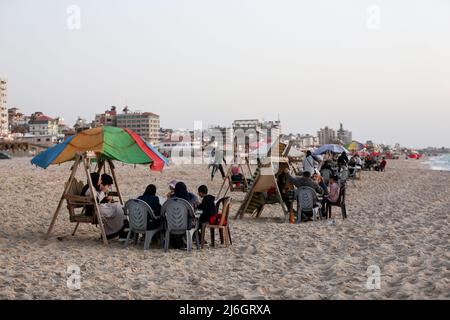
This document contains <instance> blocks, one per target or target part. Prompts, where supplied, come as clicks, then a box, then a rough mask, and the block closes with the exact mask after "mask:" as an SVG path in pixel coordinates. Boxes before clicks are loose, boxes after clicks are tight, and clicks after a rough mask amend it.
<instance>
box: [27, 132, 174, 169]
mask: <svg viewBox="0 0 450 320" xmlns="http://www.w3.org/2000/svg"><path fill="white" fill-rule="evenodd" d="M88 151H89V152H94V153H95V154H96V155H97V157H98V158H99V159H102V160H106V159H110V160H117V161H121V162H124V163H130V164H150V168H151V169H152V170H155V171H161V170H162V169H163V168H164V165H165V164H167V163H168V160H167V159H166V158H165V157H164V156H163V155H162V154H161V153H159V152H158V150H156V149H155V148H154V147H153V146H152V145H151V144H149V143H147V142H145V141H144V140H143V139H142V138H141V137H140V136H139V135H138V134H137V133H135V132H133V131H131V130H130V129H123V128H117V127H110V126H103V127H96V128H92V129H88V130H84V131H82V132H80V133H78V134H76V135H74V136H71V137H69V138H68V139H67V140H66V141H64V142H63V143H60V144H57V145H56V146H54V147H52V148H50V149H47V150H45V151H44V152H42V153H40V154H38V155H37V156H35V157H34V158H33V159H32V160H31V163H32V164H34V165H36V166H39V167H42V168H44V169H45V168H47V167H48V166H49V165H51V164H59V163H63V162H67V161H71V160H74V159H75V156H76V154H77V153H78V152H88Z"/></svg>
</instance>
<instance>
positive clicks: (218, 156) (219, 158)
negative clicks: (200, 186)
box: [211, 147, 227, 181]
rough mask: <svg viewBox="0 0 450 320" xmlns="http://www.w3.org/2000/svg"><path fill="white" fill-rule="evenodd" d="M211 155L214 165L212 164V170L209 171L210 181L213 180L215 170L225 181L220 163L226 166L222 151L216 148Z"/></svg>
mask: <svg viewBox="0 0 450 320" xmlns="http://www.w3.org/2000/svg"><path fill="white" fill-rule="evenodd" d="M213 153H214V163H213V168H212V171H211V181H213V180H214V176H215V174H216V172H217V170H219V171H220V174H221V175H222V179H225V171H224V170H223V166H222V162H223V163H224V164H225V165H227V161H226V160H225V156H224V154H223V150H222V149H220V148H219V147H216V148H215V149H214V150H213Z"/></svg>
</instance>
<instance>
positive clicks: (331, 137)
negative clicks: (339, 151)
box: [317, 127, 336, 146]
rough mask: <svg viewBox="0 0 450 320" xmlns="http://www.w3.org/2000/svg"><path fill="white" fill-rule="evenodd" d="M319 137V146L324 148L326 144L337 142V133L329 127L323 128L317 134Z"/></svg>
mask: <svg viewBox="0 0 450 320" xmlns="http://www.w3.org/2000/svg"><path fill="white" fill-rule="evenodd" d="M317 136H318V138H319V144H320V145H322V146H323V145H324V144H329V143H335V142H336V131H335V130H334V129H332V128H328V127H325V128H321V129H320V130H319V131H318V132H317Z"/></svg>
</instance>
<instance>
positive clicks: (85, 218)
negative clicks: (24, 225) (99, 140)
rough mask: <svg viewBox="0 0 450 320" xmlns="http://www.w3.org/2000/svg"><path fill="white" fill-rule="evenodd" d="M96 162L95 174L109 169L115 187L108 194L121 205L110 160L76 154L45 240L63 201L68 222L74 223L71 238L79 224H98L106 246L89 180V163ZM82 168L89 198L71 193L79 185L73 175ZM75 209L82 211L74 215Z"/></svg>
mask: <svg viewBox="0 0 450 320" xmlns="http://www.w3.org/2000/svg"><path fill="white" fill-rule="evenodd" d="M94 159H95V160H96V161H97V164H98V166H97V173H99V174H100V173H101V171H102V169H103V170H105V171H106V166H108V167H109V169H110V171H111V174H112V177H113V179H114V185H115V187H116V190H117V191H116V192H110V193H109V195H110V196H117V197H118V198H119V201H120V204H121V205H123V203H124V202H123V198H122V194H121V193H120V188H119V184H118V183H117V179H116V173H115V167H114V164H113V162H112V160H110V159H106V160H102V159H98V158H97V157H96V156H95V154H93V153H88V152H83V153H77V155H76V158H75V163H74V164H73V165H72V167H71V168H70V171H71V173H70V176H69V180H68V181H67V182H66V184H65V187H64V191H63V194H62V196H61V199H60V200H59V203H58V206H57V207H56V210H55V213H54V214H53V218H52V221H51V223H50V226H49V228H48V230H47V233H46V235H45V239H46V240H47V239H48V238H49V236H50V234H51V232H52V229H53V226H54V224H55V222H56V219H57V217H58V214H59V212H60V211H61V208H62V205H63V203H64V201H66V202H67V209H68V210H69V215H70V222H73V223H76V225H75V228H74V230H73V232H72V236H73V235H75V233H76V231H77V229H78V226H79V224H80V223H92V224H98V226H99V228H100V233H101V236H102V239H103V243H104V244H105V245H107V244H108V239H107V238H106V233H105V228H104V225H103V220H102V217H101V215H100V208H99V203H98V201H97V197H95V196H94V195H95V194H96V192H95V188H94V185H93V184H92V179H91V172H90V171H91V163H92V162H93V161H92V160H94ZM80 166H81V167H82V170H83V171H84V173H85V175H86V179H87V182H88V183H87V184H88V186H89V190H90V193H91V196H80V195H79V193H78V194H73V192H71V191H72V190H73V187H74V186H76V185H77V184H79V182H78V181H77V180H76V178H75V174H76V173H77V171H78V169H79V167H80ZM87 206H92V207H93V214H92V215H87V214H86V207H87ZM76 209H82V212H81V214H76V212H75V210H76Z"/></svg>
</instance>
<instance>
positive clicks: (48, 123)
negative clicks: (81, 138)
mask: <svg viewBox="0 0 450 320" xmlns="http://www.w3.org/2000/svg"><path fill="white" fill-rule="evenodd" d="M58 123H59V120H58V119H53V118H51V117H49V116H46V115H44V114H42V112H36V113H34V114H33V115H31V120H30V122H29V130H30V134H32V135H34V136H53V135H54V136H56V135H58V133H59V132H58V131H59V126H58Z"/></svg>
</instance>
